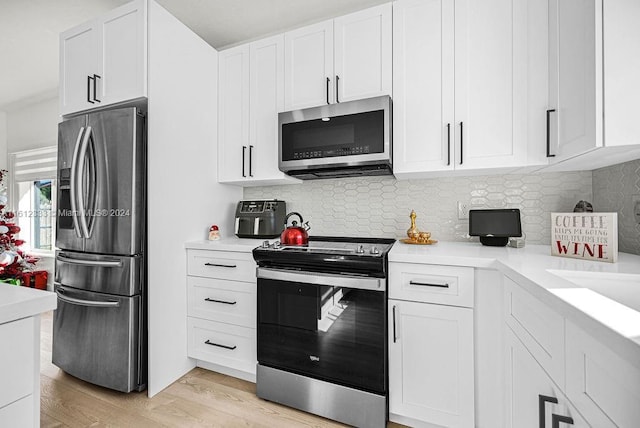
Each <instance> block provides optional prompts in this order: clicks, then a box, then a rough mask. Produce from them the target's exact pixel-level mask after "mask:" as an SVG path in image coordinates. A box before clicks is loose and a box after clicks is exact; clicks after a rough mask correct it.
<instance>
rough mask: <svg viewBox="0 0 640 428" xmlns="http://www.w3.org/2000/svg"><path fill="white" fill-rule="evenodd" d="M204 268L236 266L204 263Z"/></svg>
mask: <svg viewBox="0 0 640 428" xmlns="http://www.w3.org/2000/svg"><path fill="white" fill-rule="evenodd" d="M204 265H205V266H214V267H225V268H234V267H236V265H221V264H218V263H205V264H204Z"/></svg>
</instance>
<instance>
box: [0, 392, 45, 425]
mask: <svg viewBox="0 0 640 428" xmlns="http://www.w3.org/2000/svg"><path fill="white" fill-rule="evenodd" d="M3 385H4V384H3ZM0 407H1V406H0ZM35 410H36V407H35V403H34V402H33V395H27V396H26V397H24V398H21V399H20V400H18V401H16V402H15V403H11V404H10V405H8V406H5V407H1V408H0V427H20V428H30V427H38V426H40V424H39V422H40V415H37V419H36V418H35V417H34V414H33V413H34V412H35Z"/></svg>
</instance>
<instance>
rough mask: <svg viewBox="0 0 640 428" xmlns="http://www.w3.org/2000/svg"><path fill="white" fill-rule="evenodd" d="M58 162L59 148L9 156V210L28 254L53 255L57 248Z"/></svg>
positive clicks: (47, 148)
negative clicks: (12, 214)
mask: <svg viewBox="0 0 640 428" xmlns="http://www.w3.org/2000/svg"><path fill="white" fill-rule="evenodd" d="M56 162H57V150H56V147H46V148H43V149H36V150H27V151H23V152H16V153H12V154H11V155H10V165H9V177H10V185H9V189H8V190H9V195H8V196H9V204H10V205H9V206H10V207H11V209H12V210H13V211H14V212H15V213H16V223H17V224H18V226H19V227H20V234H19V235H20V239H22V240H24V241H26V242H25V244H24V246H23V248H24V250H25V251H28V252H36V253H37V252H45V253H46V252H52V251H53V249H54V247H55V195H56V174H57V168H56Z"/></svg>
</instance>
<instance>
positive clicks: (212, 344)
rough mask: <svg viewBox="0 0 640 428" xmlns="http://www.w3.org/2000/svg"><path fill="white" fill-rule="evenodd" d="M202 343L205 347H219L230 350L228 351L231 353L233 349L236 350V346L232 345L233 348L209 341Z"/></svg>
mask: <svg viewBox="0 0 640 428" xmlns="http://www.w3.org/2000/svg"><path fill="white" fill-rule="evenodd" d="M204 343H205V344H206V345H211V346H217V347H219V348H224V349H230V350H232V351H233V350H234V349H236V345H233V346H227V345H220V344H219V343H213V342H210V341H209V340H207V341H206V342H204Z"/></svg>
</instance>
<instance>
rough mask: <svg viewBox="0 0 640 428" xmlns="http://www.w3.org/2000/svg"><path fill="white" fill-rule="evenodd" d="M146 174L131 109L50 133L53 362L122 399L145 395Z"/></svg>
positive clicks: (68, 123) (140, 123)
mask: <svg viewBox="0 0 640 428" xmlns="http://www.w3.org/2000/svg"><path fill="white" fill-rule="evenodd" d="M145 167H146V162H145V122H144V116H143V115H142V114H141V113H140V111H139V110H138V109H137V108H135V107H127V108H120V109H116V110H107V111H102V112H96V113H90V114H86V115H82V116H77V117H73V118H70V119H67V120H64V121H63V122H61V123H60V124H59V126H58V212H57V222H56V247H57V250H56V260H55V285H54V287H55V292H56V294H57V296H58V309H57V310H56V311H55V313H54V318H53V356H52V357H53V363H54V364H55V365H56V366H58V367H60V368H61V369H62V370H64V371H65V372H67V373H69V374H70V375H73V376H75V377H77V378H80V379H83V380H85V381H87V382H91V383H93V384H96V385H100V386H104V387H107V388H111V389H114V390H118V391H123V392H130V391H133V390H137V391H141V390H143V389H145V388H146V361H147V355H146V349H147V347H146V342H147V340H146V339H147V338H146V292H147V290H146V263H145V258H144V252H145V251H144V250H145V242H146V239H145V218H146V208H145V207H146V203H145V181H146V170H145Z"/></svg>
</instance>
